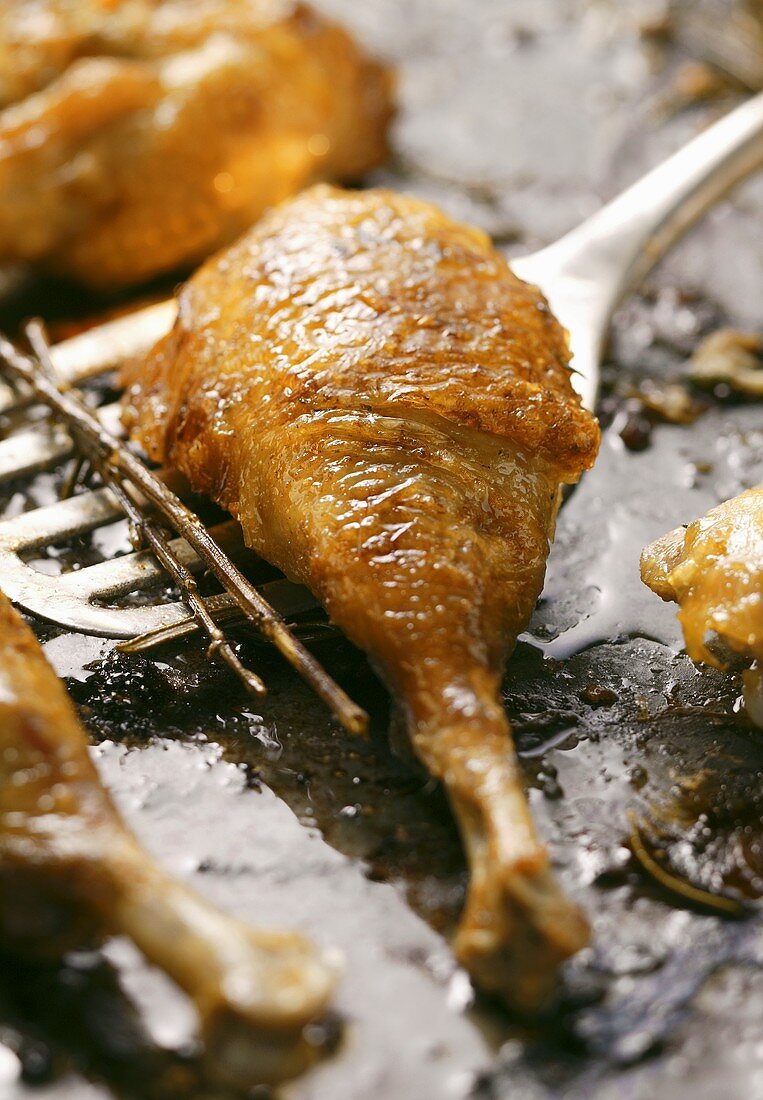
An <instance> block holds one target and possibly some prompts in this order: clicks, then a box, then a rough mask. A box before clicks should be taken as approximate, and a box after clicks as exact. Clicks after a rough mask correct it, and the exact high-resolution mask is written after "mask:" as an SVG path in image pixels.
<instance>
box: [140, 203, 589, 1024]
mask: <svg viewBox="0 0 763 1100" xmlns="http://www.w3.org/2000/svg"><path fill="white" fill-rule="evenodd" d="M568 358H569V354H568V349H567V345H566V341H565V337H564V333H563V331H562V329H561V328H560V326H559V324H558V323H557V322H556V320H555V319H554V318H553V316H552V315H551V313H550V312H549V309H548V306H547V304H546V302H545V301H544V299H543V297H542V295H541V294H540V292H539V291H538V290H537V289H536V288H534V287H531V286H528V285H526V284H524V283H522V282H520V280H518V279H517V278H516V277H515V276H513V275H512V273H511V271H510V270H509V268H508V267H507V265H506V262H505V261H504V259H503V258H502V257H501V256H500V255H499V254H498V253H496V252H495V251H493V249H492V248H491V247H490V242H489V240H488V239H487V237H486V236H485V235H484V234H483V233H481V232H479V231H478V230H476V229H471V228H468V227H465V226H462V225H459V224H457V223H455V222H453V221H451V220H449V219H448V218H447V217H445V215H444V214H442V213H441V212H440V211H439V210H437V209H436V208H435V207H433V206H430V205H428V204H426V203H423V202H419V201H416V200H414V199H412V198H406V197H402V196H399V195H394V194H392V193H390V192H386V191H367V192H364V193H349V192H342V191H340V190H337V189H334V188H330V187H327V186H318V187H315V188H313V189H311V190H310V191H308V192H306V193H304V194H303V195H302V196H300V197H298V198H297V199H295V200H292V201H290V202H286V203H284V204H282V205H281V206H280V207H279V208H277V209H275V210H274V211H273V212H271V214H270V215H268V216H266V218H265V219H264V220H263V221H262V222H261V224H260V225H259V226H258V227H256V228H255V229H253V230H252V231H251V232H250V233H249V234H248V235H247V236H245V237H244V238H243V239H242V240H241V241H240V242H239V243H237V244H236V245H234V246H233V247H232V248H231V249H229V250H228V251H226V252H223V253H222V254H221V255H219V256H218V257H217V258H215V259H213V260H211V261H210V262H208V263H207V264H206V265H205V266H204V267H202V268H201V270H200V271H199V272H198V273H197V274H196V275H195V276H194V277H193V278H192V279H191V281H190V282H189V283H188V284H187V286H186V287H185V289H184V290H183V291H182V292H181V294H180V302H179V316H178V320H177V323H176V325H175V327H174V329H173V330H172V332H171V333H170V334H169V335H168V336H167V337H166V338H165V339H164V340H163V341H162V342H161V343H160V344H159V345H158V346H157V347H156V349H155V350H154V351H153V353H152V354H150V356H149V357H148V360H147V362H144V363H141V364H138V365H136V366H135V367H134V368H132V369H131V371H129V372H128V374H127V377H126V381H127V383H128V386H129V392H128V397H127V401H128V411H127V420H128V422H130V423H131V425H132V431H133V434H134V435H135V436H136V437H137V438H138V439H140V440H141V441H142V443H143V444H144V446H145V447H146V448H147V450H148V452H149V453H150V455H151V457H152V458H154V459H156V460H157V461H159V462H162V463H167V464H170V465H172V466H174V467H176V468H178V469H180V470H182V471H183V472H184V473H185V474H186V475H187V476H188V478H189V479H190V481H191V483H192V484H193V486H194V488H195V489H197V490H200V491H204V492H207V493H208V494H210V495H211V496H212V497H214V498H215V500H217V501H218V502H219V503H221V504H222V505H224V506H225V507H226V508H228V509H229V510H230V511H231V512H232V513H233V514H234V515H235V516H237V517H238V518H239V519H240V521H241V524H242V526H243V529H244V534H245V537H246V539H247V541H248V543H249V544H250V545H251V546H253V547H254V549H255V550H256V551H257V552H258V553H260V554H262V556H263V557H265V558H267V559H268V560H269V561H271V562H273V563H274V564H276V565H277V566H279V567H280V568H281V569H282V570H283V571H284V572H285V573H286V574H287V576H289V577H291V578H292V579H294V580H297V581H300V582H302V583H304V584H307V585H308V586H309V587H310V588H311V589H312V590H313V592H314V593H315V594H316V596H317V597H318V598H319V599H320V600H321V602H322V603H323V604H324V606H325V607H326V609H327V611H328V613H329V614H330V616H331V617H332V619H333V620H334V621H335V622H336V623H337V624H338V625H339V626H340V627H341V628H342V629H343V630H344V631H345V633H346V634H347V635H348V637H349V638H351V639H352V640H353V641H354V642H355V643H357V644H358V645H359V646H361V647H362V648H363V649H365V650H366V651H367V652H368V654H369V655H370V657H371V659H372V661H373V663H374V664H375V666H376V667H377V668H378V669H379V671H380V673H381V675H382V676H383V678H384V679H385V681H386V682H387V684H388V686H389V687H390V689H391V691H392V693H393V695H394V697H395V699H396V700H397V701H398V702H399V704H400V706H401V707H402V710H403V712H404V716H405V718H406V724H407V728H408V732H409V735H410V738H411V741H412V744H413V747H414V749H415V751H416V753H417V754H418V756H419V757H420V759H421V760H422V761H423V762H424V764H425V765H426V767H427V768H428V769H429V770H430V772H431V773H432V774H433V775H434V776H436V777H437V778H438V779H440V780H441V781H442V783H443V784H444V786H445V788H446V791H447V793H448V795H449V797H450V801H451V804H452V806H453V809H454V812H455V814H456V817H457V818H458V821H459V825H460V828H461V831H462V834H463V838H464V843H465V847H466V849H467V854H468V859H469V864H470V868H471V885H470V889H469V896H468V901H467V906H466V911H465V913H464V915H463V918H462V920H461V924H460V927H459V930H458V933H457V939H456V952H457V955H458V957H459V959H460V960H461V961H462V962H463V963H464V964H465V965H466V966H467V967H468V969H469V970H470V971H471V973H472V974H473V975H474V977H475V979H476V980H477V981H478V982H479V983H480V984H481V985H482V986H483V987H484V988H486V989H488V990H491V991H495V992H498V993H500V994H502V995H504V996H505V997H506V998H507V999H508V1000H509V1001H510V1002H512V1003H513V1004H515V1005H517V1006H519V1007H521V1008H528V1009H534V1008H537V1007H538V1006H539V1005H540V1004H541V1003H543V1002H544V1000H545V999H546V997H547V995H548V993H549V992H550V990H551V989H552V987H553V985H554V981H555V976H556V971H557V967H558V964H559V963H560V962H561V961H562V960H563V959H564V958H565V957H566V956H568V955H570V954H571V953H572V952H574V951H575V950H576V949H577V948H579V947H580V946H581V945H582V944H584V943H585V941H586V938H587V927H586V923H585V920H584V919H583V917H582V916H581V914H580V912H579V910H578V909H577V907H576V906H575V905H574V904H572V903H571V902H570V901H569V900H567V898H566V897H565V896H564V894H563V893H562V892H561V890H560V888H559V886H558V885H557V883H556V880H555V878H554V876H553V874H552V872H551V870H550V868H549V860H548V855H547V852H546V850H545V848H544V846H543V845H542V844H541V843H540V841H539V840H538V837H537V836H536V833H535V830H534V827H533V822H532V820H531V816H530V812H529V808H528V806H527V803H526V801H525V796H524V793H523V789H522V779H521V775H520V771H519V767H518V763H517V760H516V758H515V756H514V753H513V750H512V745H511V737H510V729H509V724H508V721H507V718H506V715H505V713H504V709H503V707H502V705H501V697H500V693H499V687H500V681H501V674H502V671H503V665H504V660H505V658H506V656H507V654H508V652H509V650H510V649H511V648H512V647H513V645H514V642H515V640H516V637H517V634H518V633H519V632H520V631H521V630H522V629H523V628H524V627H525V625H526V623H527V621H528V619H529V617H530V614H531V611H532V608H533V605H534V603H535V600H536V599H537V597H538V594H539V593H540V590H541V587H542V584H543V575H544V569H545V561H546V556H547V553H548V543H549V537H550V535H551V532H552V529H553V524H554V517H555V513H556V508H557V503H558V498H559V486H560V484H561V483H563V482H571V481H574V480H576V479H577V477H578V476H579V474H580V472H581V471H582V470H583V469H584V468H585V467H586V466H588V465H590V464H591V463H592V462H593V459H594V456H595V453H596V448H597V444H598V428H597V426H596V422H595V420H594V419H593V417H592V416H590V415H589V413H587V412H586V411H585V410H584V409H582V408H581V406H580V403H579V401H578V398H577V397H576V395H575V394H574V391H573V389H572V387H571V385H570V379H569V367H568Z"/></svg>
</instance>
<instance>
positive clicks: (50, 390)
mask: <svg viewBox="0 0 763 1100" xmlns="http://www.w3.org/2000/svg"><path fill="white" fill-rule="evenodd" d="M27 335H28V337H29V340H30V344H31V345H32V348H33V351H34V355H33V356H30V355H27V354H24V353H23V352H21V351H20V350H19V348H17V347H16V346H15V344H13V343H12V342H11V341H10V340H8V338H7V337H5V336H4V335H3V334H2V333H0V360H2V362H3V363H4V364H5V366H6V368H7V370H8V371H9V373H10V374H11V376H12V377H13V378H14V379H16V380H20V381H22V382H25V383H26V384H27V385H28V386H29V387H30V388H31V389H32V391H33V393H34V396H35V397H36V398H37V399H38V400H40V401H42V402H43V403H44V404H46V405H47V406H48V407H49V408H50V409H51V410H52V411H53V413H54V414H55V416H56V417H58V418H59V419H60V420H62V421H63V422H64V423H65V424H66V425H67V427H68V428H69V429H70V431H71V432H72V434H73V435H74V437H75V439H76V441H77V442H78V443H79V445H80V447H81V449H82V450H83V451H84V453H85V454H86V456H87V457H88V458H89V460H90V461H91V463H93V465H94V466H96V467H97V469H98V470H99V472H100V473H101V474H102V476H103V478H104V480H105V481H106V483H107V484H109V485H110V487H111V488H112V490H114V486H115V485H116V486H117V487H118V488H117V490H116V495H117V499H119V500H120V503H121V504H122V505H123V507H125V510H126V509H127V508H131V509H133V515H131V514H130V513H129V512H128V518H129V519H130V520H131V521H132V523H133V526H137V527H138V529H139V530H140V533H141V535H142V536H143V537H144V538H145V539H146V541H147V542H148V544H149V546H150V548H151V550H152V551H153V552H154V553H155V554H156V556H157V557H158V558H159V560H160V561H162V564H163V565H164V566H165V568H168V570H169V571H170V572H171V574H172V575H173V576H174V577H175V579H176V580H177V582H178V585H179V587H180V589H181V592H182V593H183V598H184V600H185V602H186V604H187V605H188V607H189V610H190V611H191V612H192V613H193V615H194V617H195V618H196V619H197V621H199V625H200V626H202V627H203V629H204V630H205V631H206V632H207V634H208V636H209V637H210V639H211V641H210V655H213V656H218V657H220V658H221V659H223V660H225V661H227V662H228V663H229V664H231V666H232V667H233V668H234V669H235V671H237V672H238V674H239V675H241V670H243V671H244V672H245V673H246V680H247V686H248V687H250V689H251V690H255V691H263V690H264V684H262V681H261V680H260V679H259V677H257V676H255V674H254V673H251V672H249V671H248V670H246V669H243V666H242V665H241V664H240V662H239V661H238V658H236V656H235V654H234V653H233V651H232V649H231V648H230V646H229V644H228V643H227V642H226V641H225V638H224V636H223V635H222V633H221V632H220V630H219V628H218V627H217V625H216V624H215V623H214V621H213V619H212V617H211V616H210V615H209V614H208V613H207V612H206V608H205V606H204V602H203V600H202V599H201V597H200V596H199V594H198V591H197V589H196V582H195V581H194V579H193V577H192V576H191V575H190V573H188V571H187V570H185V571H184V572H182V573H178V572H173V569H174V566H172V567H170V566H169V564H168V563H169V561H170V560H171V559H174V555H173V554H172V551H171V550H170V548H169V545H168V541H167V539H166V536H164V534H163V532H162V531H161V528H159V527H158V525H156V524H154V523H153V522H149V521H148V517H147V514H146V511H145V509H146V504H149V505H151V506H153V507H154V508H155V509H156V510H157V512H159V513H160V515H161V516H162V518H163V520H164V522H165V523H166V524H167V525H168V526H169V527H171V528H172V529H173V530H175V531H176V532H177V534H179V535H180V536H182V537H183V538H184V539H185V540H186V542H187V543H188V544H189V546H190V547H191V548H192V549H193V550H194V551H195V552H196V553H197V554H198V556H199V558H201V560H202V561H203V563H204V564H205V565H206V566H207V568H208V569H210V570H211V571H212V572H213V573H214V575H215V576H216V577H217V579H218V581H219V582H220V584H221V585H222V586H223V588H224V589H225V590H226V592H228V593H229V594H230V596H232V597H233V599H234V600H235V601H236V603H237V604H238V606H239V607H240V608H241V610H242V611H243V612H244V614H245V616H246V618H247V619H248V620H249V621H250V622H252V623H253V624H254V625H255V626H256V627H257V628H258V630H259V631H260V632H261V633H262V634H263V635H264V637H266V638H267V639H268V640H269V641H271V642H272V643H273V644H274V645H275V646H276V648H277V649H278V650H279V651H280V652H281V653H282V654H283V656H284V657H285V658H286V660H287V661H288V662H289V663H290V664H291V665H292V667H293V668H294V669H295V670H296V671H297V672H298V673H299V674H300V675H301V676H302V677H303V679H304V680H305V681H306V682H307V683H308V684H309V685H310V686H311V687H312V688H313V690H314V691H315V692H316V694H317V695H319V696H320V698H321V699H323V700H324V702H325V703H326V704H327V705H328V706H329V708H330V709H331V710H332V711H333V713H334V714H335V715H336V716H337V718H338V719H339V720H340V721H341V723H342V725H343V726H344V727H345V728H346V729H347V730H349V731H351V732H353V733H360V732H362V731H364V730H365V728H366V726H367V723H368V716H367V714H366V713H365V711H363V710H362V709H361V708H360V707H358V706H357V704H355V703H354V702H353V701H352V700H351V699H350V698H349V697H348V696H347V694H346V693H345V692H344V691H343V690H342V688H341V687H339V685H338V684H337V683H336V682H335V681H334V680H333V679H332V678H331V677H330V676H329V675H328V673H327V672H326V671H325V669H323V668H322V667H321V665H320V664H319V663H318V662H317V661H316V660H315V658H314V657H313V656H312V654H311V653H310V652H309V651H308V650H307V649H306V648H305V647H304V645H303V644H302V643H301V642H300V641H299V639H298V638H296V637H295V636H294V634H293V633H292V631H290V630H289V628H288V627H287V625H286V623H285V622H284V621H283V619H282V618H281V616H280V615H279V614H278V612H277V611H276V610H275V609H274V608H272V607H271V606H270V604H269V603H268V602H267V601H266V600H265V599H264V597H263V596H262V595H261V594H260V593H259V592H258V591H257V589H256V588H255V587H254V585H253V584H252V583H251V582H250V581H248V580H247V578H246V577H245V576H244V575H243V573H241V571H240V570H239V569H238V568H237V566H236V565H234V563H233V562H232V561H231V560H230V559H229V558H228V557H227V555H226V554H225V553H224V552H223V550H222V549H221V548H220V547H219V546H218V545H217V543H216V542H215V540H214V539H213V538H212V537H211V535H210V534H209V532H208V531H207V530H206V528H205V527H204V525H203V523H202V522H201V520H200V519H199V518H198V516H196V515H195V514H194V513H193V512H192V511H191V510H190V509H189V508H188V507H187V506H186V505H185V504H183V502H182V501H181V500H180V499H179V498H178V497H177V496H176V495H175V494H174V493H173V492H172V491H171V490H170V489H168V488H167V486H166V485H165V484H164V482H163V481H162V480H161V479H160V478H159V477H158V476H157V475H156V473H154V472H153V471H152V470H150V469H149V468H148V467H147V466H146V465H145V464H144V463H143V462H142V461H141V460H140V459H139V458H138V457H137V455H135V454H134V453H133V452H132V451H131V450H130V449H129V447H128V446H127V445H126V444H125V443H124V442H123V441H122V440H120V439H118V438H117V437H116V436H114V435H112V433H111V432H109V431H108V430H107V429H106V428H105V427H104V426H103V425H102V424H101V423H100V421H99V420H98V418H97V417H96V416H95V415H94V414H93V412H92V411H91V410H90V409H89V408H88V406H87V405H86V404H85V403H84V401H83V400H82V398H81V397H80V396H79V394H78V393H77V392H76V391H74V390H72V389H70V388H68V387H67V386H66V384H65V383H62V382H61V381H60V380H59V379H58V378H57V377H56V373H55V367H54V365H53V363H52V360H51V357H50V353H49V345H48V341H47V338H46V336H45V330H44V328H43V326H42V325H41V324H40V323H39V322H33V323H31V324H30V325H29V326H28V327H27ZM120 491H121V493H122V497H121V498H120V496H119V493H120ZM128 501H129V503H127V502H128ZM139 501H140V503H139ZM144 502H145V503H144ZM135 517H137V523H136V519H135ZM168 555H169V556H168ZM176 564H177V567H178V569H180V570H181V571H183V570H184V567H183V566H182V565H181V563H179V562H177V563H176ZM189 580H190V584H189ZM200 609H202V610H201V611H200ZM202 615H206V618H207V620H208V621H204V619H203V618H202V617H201V616H202ZM230 657H232V658H233V661H231V660H230ZM233 662H235V663H233ZM259 685H262V686H261V687H260V686H259Z"/></svg>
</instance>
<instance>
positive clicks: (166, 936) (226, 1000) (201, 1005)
mask: <svg viewBox="0 0 763 1100" xmlns="http://www.w3.org/2000/svg"><path fill="white" fill-rule="evenodd" d="M112 933H123V934H125V935H127V936H130V937H131V938H132V939H133V940H134V942H135V943H136V944H137V946H138V947H139V948H140V949H141V950H142V951H143V952H144V954H145V955H146V957H147V958H148V959H149V960H150V961H151V962H153V963H155V964H156V965H157V966H159V967H161V968H162V969H163V970H165V971H166V972H167V974H169V976H170V977H171V978H173V979H174V980H175V981H176V982H177V983H178V985H180V986H181V987H182V988H183V989H184V990H185V991H186V992H187V993H188V994H189V995H190V996H191V997H192V998H193V1000H194V1002H195V1003H196V1006H197V1008H198V1011H199V1015H200V1018H201V1022H202V1026H203V1032H204V1037H205V1040H206V1043H207V1047H208V1052H209V1057H210V1064H211V1067H212V1069H213V1071H214V1073H215V1075H216V1076H217V1077H218V1078H222V1079H223V1080H226V1081H230V1082H231V1083H234V1082H235V1083H236V1084H239V1085H240V1084H246V1085H251V1084H255V1083H257V1082H260V1081H274V1080H281V1079H282V1078H284V1077H288V1076H291V1075H293V1074H294V1073H297V1072H299V1070H300V1069H301V1068H303V1066H304V1065H305V1064H306V1062H307V1061H308V1060H309V1058H310V1056H311V1054H312V1053H313V1051H312V1050H311V1047H310V1045H309V1044H308V1043H307V1042H306V1040H305V1038H304V1035H303V1029H304V1028H305V1026H306V1025H307V1024H309V1023H310V1021H311V1020H313V1019H314V1018H315V1017H316V1015H317V1014H319V1013H320V1012H321V1011H322V1009H323V1008H324V1007H325V1004H326V1001H327V999H328V996H329V994H330V992H331V989H332V987H333V984H334V973H333V971H332V969H331V968H330V967H329V966H328V965H327V964H326V963H325V962H324V960H323V959H322V958H321V957H320V956H319V955H318V954H317V953H316V951H315V949H314V948H313V947H312V946H311V945H310V944H309V943H307V941H305V940H303V939H302V938H301V937H300V936H298V935H295V934H290V933H284V932H267V931H262V930H254V929H250V928H247V927H246V926H245V925H244V924H242V923H241V922H239V921H237V920H234V919H233V918H232V917H229V916H225V915H224V914H223V913H220V912H219V911H218V910H216V909H214V908H213V907H212V906H211V905H209V904H208V903H207V902H205V901H204V900H203V899H202V898H200V897H199V896H198V895H196V894H195V893H194V892H193V891H192V890H189V889H188V888H187V887H185V886H183V885H181V884H180V883H179V882H176V881H175V880H174V879H172V878H170V877H169V876H168V875H167V874H165V872H164V871H162V870H161V869H160V868H159V867H158V866H157V865H156V864H155V863H154V862H153V860H152V859H151V858H150V857H149V856H148V855H147V853H146V852H145V851H143V850H142V849H141V848H140V847H139V845H138V844H137V842H136V840H135V839H134V838H133V837H132V836H131V834H130V833H129V832H128V831H127V829H126V828H125V826H124V825H123V823H122V821H121V820H120V818H119V816H118V814H117V812H116V810H115V809H114V806H113V805H112V803H111V800H110V798H109V796H108V795H107V793H106V791H105V790H104V789H103V787H102V786H101V784H100V782H99V780H98V775H97V772H96V770H95V768H94V766H93V764H92V762H91V760H90V757H89V756H88V751H87V739H86V736H85V732H84V730H83V729H82V727H81V726H80V724H79V722H78V721H77V718H76V715H75V713H74V709H73V707H72V705H71V703H70V702H69V699H68V697H67V695H66V692H65V690H64V687H63V685H62V684H61V683H60V681H59V680H58V679H57V678H56V676H55V674H54V672H53V670H52V669H51V668H50V666H49V665H48V663H47V662H46V660H45V658H44V656H43V654H42V651H41V649H40V647H39V646H38V644H37V641H36V639H35V637H34V635H33V634H32V631H31V630H30V629H29V627H27V626H26V625H25V623H24V622H23V621H22V619H21V618H20V617H19V615H18V614H17V613H16V612H15V611H14V610H13V608H12V607H11V605H10V604H9V603H8V601H7V599H6V598H5V596H3V595H2V594H1V593H0V949H1V950H2V951H4V952H8V951H13V952H16V953H20V954H24V955H32V956H37V955H46V956H52V957H57V956H58V955H59V954H61V953H62V952H64V951H66V950H67V949H69V948H71V947H73V946H75V945H78V944H81V943H82V941H83V938H84V937H87V938H90V937H91V936H95V937H96V938H101V937H102V936H104V935H109V934H112Z"/></svg>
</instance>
